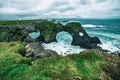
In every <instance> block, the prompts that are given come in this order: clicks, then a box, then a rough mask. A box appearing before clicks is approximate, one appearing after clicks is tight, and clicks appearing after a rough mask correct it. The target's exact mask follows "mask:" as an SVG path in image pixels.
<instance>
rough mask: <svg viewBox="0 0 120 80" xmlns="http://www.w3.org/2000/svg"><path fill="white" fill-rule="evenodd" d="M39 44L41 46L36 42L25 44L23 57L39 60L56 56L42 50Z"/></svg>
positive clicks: (49, 51) (51, 52) (54, 53)
mask: <svg viewBox="0 0 120 80" xmlns="http://www.w3.org/2000/svg"><path fill="white" fill-rule="evenodd" d="M41 44H42V43H41V42H36V41H33V42H31V43H27V44H26V46H25V48H26V53H25V54H24V56H26V57H33V58H39V59H40V58H44V57H50V56H54V55H57V53H56V52H54V51H51V50H44V49H43V47H42V46H41Z"/></svg>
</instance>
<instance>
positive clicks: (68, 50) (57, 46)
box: [42, 42, 85, 56]
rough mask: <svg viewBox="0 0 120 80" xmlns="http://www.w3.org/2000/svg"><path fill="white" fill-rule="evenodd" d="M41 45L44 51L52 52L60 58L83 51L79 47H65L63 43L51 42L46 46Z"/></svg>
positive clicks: (44, 44)
mask: <svg viewBox="0 0 120 80" xmlns="http://www.w3.org/2000/svg"><path fill="white" fill-rule="evenodd" d="M42 45H43V48H44V49H45V50H53V51H55V52H57V53H58V54H59V55H62V56H65V55H67V54H73V53H76V54H78V53H80V52H82V51H84V50H85V49H83V48H80V47H79V46H72V45H66V44H64V42H51V43H48V44H46V43H43V44H42Z"/></svg>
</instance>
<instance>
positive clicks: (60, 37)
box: [56, 31, 73, 44]
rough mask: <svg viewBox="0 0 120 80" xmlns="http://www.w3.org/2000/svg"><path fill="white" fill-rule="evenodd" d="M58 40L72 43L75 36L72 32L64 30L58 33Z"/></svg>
mask: <svg viewBox="0 0 120 80" xmlns="http://www.w3.org/2000/svg"><path fill="white" fill-rule="evenodd" d="M56 40H57V42H60V43H61V42H63V43H64V44H71V43H72V41H73V37H72V35H71V34H70V33H68V32H66V31H62V32H59V33H57V35H56Z"/></svg>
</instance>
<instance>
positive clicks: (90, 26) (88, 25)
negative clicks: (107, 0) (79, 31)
mask: <svg viewBox="0 0 120 80" xmlns="http://www.w3.org/2000/svg"><path fill="white" fill-rule="evenodd" d="M82 26H83V27H85V28H95V27H104V26H103V25H93V24H83V25H82Z"/></svg>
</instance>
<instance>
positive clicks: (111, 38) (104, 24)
mask: <svg viewBox="0 0 120 80" xmlns="http://www.w3.org/2000/svg"><path fill="white" fill-rule="evenodd" d="M56 21H59V22H61V23H62V24H64V25H65V24H67V23H69V22H79V23H81V24H82V27H83V28H84V29H85V30H86V32H87V33H88V34H89V36H91V37H94V36H96V37H98V38H99V39H100V40H101V42H102V44H103V45H101V47H102V48H104V49H107V50H111V51H119V52H120V19H56Z"/></svg>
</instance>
